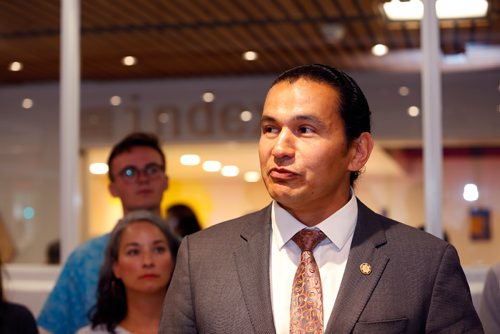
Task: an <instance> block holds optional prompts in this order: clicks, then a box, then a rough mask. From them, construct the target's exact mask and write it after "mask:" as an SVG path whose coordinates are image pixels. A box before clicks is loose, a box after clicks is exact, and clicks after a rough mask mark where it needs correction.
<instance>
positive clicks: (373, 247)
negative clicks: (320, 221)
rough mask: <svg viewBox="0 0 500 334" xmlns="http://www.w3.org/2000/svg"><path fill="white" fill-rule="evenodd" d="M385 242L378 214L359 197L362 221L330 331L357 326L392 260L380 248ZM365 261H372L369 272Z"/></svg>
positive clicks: (353, 245) (328, 329) (359, 213)
mask: <svg viewBox="0 0 500 334" xmlns="http://www.w3.org/2000/svg"><path fill="white" fill-rule="evenodd" d="M385 243H386V238H385V233H384V231H383V228H382V226H381V223H380V221H379V218H378V216H377V215H376V214H375V213H374V212H373V211H371V210H370V209H368V208H367V207H366V206H365V205H364V204H362V203H361V202H360V201H359V200H358V221H357V224H356V229H355V231H354V236H353V240H352V244H351V250H350V252H349V257H348V260H347V264H346V268H345V272H344V277H343V278H342V283H341V285H340V290H339V294H338V296H337V300H336V301H335V306H334V307H333V311H332V314H331V316H330V320H329V322H328V325H327V328H326V332H327V333H331V332H336V333H350V332H351V331H352V329H353V328H354V325H355V324H356V322H357V321H358V319H359V316H360V315H361V312H362V311H363V308H364V307H365V305H366V303H367V302H368V300H369V298H370V296H371V294H372V293H373V290H374V289H375V286H376V285H377V282H378V281H379V279H380V276H381V275H382V273H383V272H384V269H385V267H386V265H387V263H388V262H389V258H388V257H387V256H386V255H385V254H384V253H381V251H380V249H378V247H380V246H381V245H383V244H385ZM363 263H367V264H369V266H370V270H371V272H370V273H369V274H367V272H366V271H365V273H364V274H363V273H362V271H361V269H360V265H361V264H363ZM365 268H366V267H365Z"/></svg>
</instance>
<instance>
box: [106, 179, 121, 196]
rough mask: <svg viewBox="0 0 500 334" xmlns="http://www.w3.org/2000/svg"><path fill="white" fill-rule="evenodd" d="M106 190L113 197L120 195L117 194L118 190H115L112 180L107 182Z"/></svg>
mask: <svg viewBox="0 0 500 334" xmlns="http://www.w3.org/2000/svg"><path fill="white" fill-rule="evenodd" d="M108 190H109V193H110V194H111V196H113V197H120V196H119V195H118V191H117V190H116V186H115V183H114V182H110V183H109V185H108Z"/></svg>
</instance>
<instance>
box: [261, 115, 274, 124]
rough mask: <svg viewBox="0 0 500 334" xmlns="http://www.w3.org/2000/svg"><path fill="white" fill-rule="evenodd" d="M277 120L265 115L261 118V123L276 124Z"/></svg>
mask: <svg viewBox="0 0 500 334" xmlns="http://www.w3.org/2000/svg"><path fill="white" fill-rule="evenodd" d="M275 121H276V119H275V118H274V117H271V116H267V115H263V116H262V117H261V118H260V122H261V123H262V122H275Z"/></svg>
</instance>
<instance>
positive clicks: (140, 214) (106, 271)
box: [89, 210, 179, 333]
mask: <svg viewBox="0 0 500 334" xmlns="http://www.w3.org/2000/svg"><path fill="white" fill-rule="evenodd" d="M138 221H147V222H149V223H151V224H153V225H155V226H156V227H158V228H159V229H160V231H161V232H162V233H163V235H164V236H165V238H166V239H167V242H168V247H169V249H170V254H172V259H173V261H174V264H175V260H176V258H177V250H178V249H179V239H178V238H176V237H175V236H174V235H173V234H172V233H171V232H170V230H169V228H168V226H167V224H166V223H165V221H163V220H162V219H161V218H160V217H159V216H157V215H155V214H154V213H152V212H150V211H146V210H137V211H132V212H130V213H128V214H127V215H126V216H125V217H123V218H122V219H121V220H120V221H118V223H117V224H116V226H115V227H114V228H113V231H111V234H110V236H109V241H108V244H107V247H106V253H105V256H104V263H103V265H102V267H101V271H100V273H99V282H98V285H97V303H96V305H95V306H94V307H93V308H92V310H91V311H90V312H89V317H90V321H91V323H92V328H95V327H96V326H98V325H105V326H106V330H107V331H109V332H110V333H115V328H116V326H117V325H118V324H119V323H120V322H121V321H122V320H123V319H125V316H126V315H127V297H126V292H125V286H124V285H123V282H122V280H121V279H119V278H117V277H116V276H115V275H114V273H113V264H114V263H115V262H116V261H117V260H118V253H119V249H120V241H121V236H122V234H123V231H124V230H125V228H126V227H127V226H128V225H130V224H133V223H135V222H138ZM167 287H168V285H167Z"/></svg>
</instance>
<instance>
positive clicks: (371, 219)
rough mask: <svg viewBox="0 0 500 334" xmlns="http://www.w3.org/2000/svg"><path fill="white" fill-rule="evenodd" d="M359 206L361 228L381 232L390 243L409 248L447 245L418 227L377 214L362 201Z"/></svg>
mask: <svg viewBox="0 0 500 334" xmlns="http://www.w3.org/2000/svg"><path fill="white" fill-rule="evenodd" d="M359 207H360V210H361V211H360V213H361V217H362V218H361V219H360V223H361V224H362V225H363V227H362V229H364V230H368V231H370V233H380V232H382V233H383V234H384V238H386V239H387V241H388V242H389V243H391V244H392V245H395V244H402V245H404V246H405V247H410V248H411V247H412V246H416V247H431V248H432V247H435V248H439V249H444V248H446V247H447V245H449V244H448V243H447V242H446V241H444V240H442V239H440V238H438V237H436V236H434V235H432V234H430V233H427V232H425V231H422V230H420V229H419V228H416V227H413V226H410V225H408V224H406V223H404V222H400V221H397V220H394V219H391V218H389V217H386V216H384V215H381V214H378V213H376V212H374V211H372V210H371V209H369V208H368V207H366V206H365V205H364V204H362V203H361V204H360V206H359ZM365 232H366V231H365Z"/></svg>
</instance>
